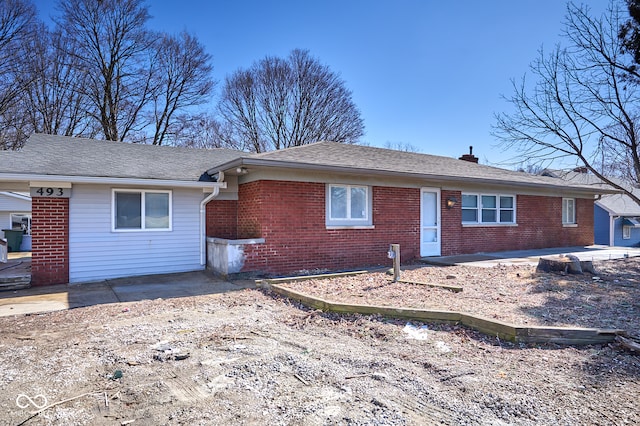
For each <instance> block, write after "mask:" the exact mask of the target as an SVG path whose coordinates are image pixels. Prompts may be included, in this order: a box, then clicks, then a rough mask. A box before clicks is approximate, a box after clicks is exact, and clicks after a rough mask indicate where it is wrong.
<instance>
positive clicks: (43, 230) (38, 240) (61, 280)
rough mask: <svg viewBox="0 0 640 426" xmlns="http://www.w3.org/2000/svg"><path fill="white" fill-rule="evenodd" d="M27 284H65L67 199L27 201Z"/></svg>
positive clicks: (67, 230)
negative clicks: (28, 205) (28, 271)
mask: <svg viewBox="0 0 640 426" xmlns="http://www.w3.org/2000/svg"><path fill="white" fill-rule="evenodd" d="M31 217H32V219H31V235H32V245H31V284H32V285H34V286H39V285H50V284H66V283H68V282H69V199H68V198H42V197H34V198H32V200H31Z"/></svg>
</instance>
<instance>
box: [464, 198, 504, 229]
mask: <svg viewBox="0 0 640 426" xmlns="http://www.w3.org/2000/svg"><path fill="white" fill-rule="evenodd" d="M515 200H516V197H515V196H514V195H502V194H462V223H466V224H475V223H486V224H491V223H511V224H513V223H516V202H515Z"/></svg>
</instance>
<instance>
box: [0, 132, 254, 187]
mask: <svg viewBox="0 0 640 426" xmlns="http://www.w3.org/2000/svg"><path fill="white" fill-rule="evenodd" d="M240 155H242V153H241V152H239V151H234V150H230V149H193V148H182V147H170V146H154V145H142V144H131V143H126V142H112V141H98V140H94V139H82V138H72V137H66V136H54V135H44V134H33V135H31V137H29V139H28V141H27V143H26V144H25V146H24V147H23V148H22V150H21V151H17V152H15V151H2V152H0V173H17V174H39V175H57V176H91V177H109V178H138V179H162V180H177V181H197V180H198V179H199V178H200V176H201V175H202V173H204V172H205V171H206V170H207V169H209V168H211V167H212V165H215V164H221V163H225V162H228V161H230V160H232V159H234V158H238V157H239V156H240Z"/></svg>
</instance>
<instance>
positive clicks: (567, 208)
mask: <svg viewBox="0 0 640 426" xmlns="http://www.w3.org/2000/svg"><path fill="white" fill-rule="evenodd" d="M556 217H557V216H556ZM574 223H576V199H575V198H563V199H562V224H563V225H573V224H574Z"/></svg>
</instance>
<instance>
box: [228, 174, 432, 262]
mask: <svg viewBox="0 0 640 426" xmlns="http://www.w3.org/2000/svg"><path fill="white" fill-rule="evenodd" d="M372 196H373V223H374V226H375V228H374V229H327V228H326V225H325V184H323V183H303V182H283V181H257V182H252V183H248V184H244V185H240V188H239V199H240V201H239V203H238V238H264V239H265V244H259V245H255V246H252V247H249V248H247V249H246V251H245V255H246V259H245V265H244V270H246V271H261V272H265V273H269V274H282V273H289V272H294V271H299V270H313V269H330V270H340V269H350V268H358V267H363V266H373V265H390V264H391V263H390V262H391V261H390V260H389V259H387V251H388V249H389V244H391V243H394V244H400V247H401V257H402V258H406V259H413V258H416V257H418V256H419V254H420V247H419V240H420V238H419V232H420V190H419V189H406V188H386V187H374V188H373V190H372Z"/></svg>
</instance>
